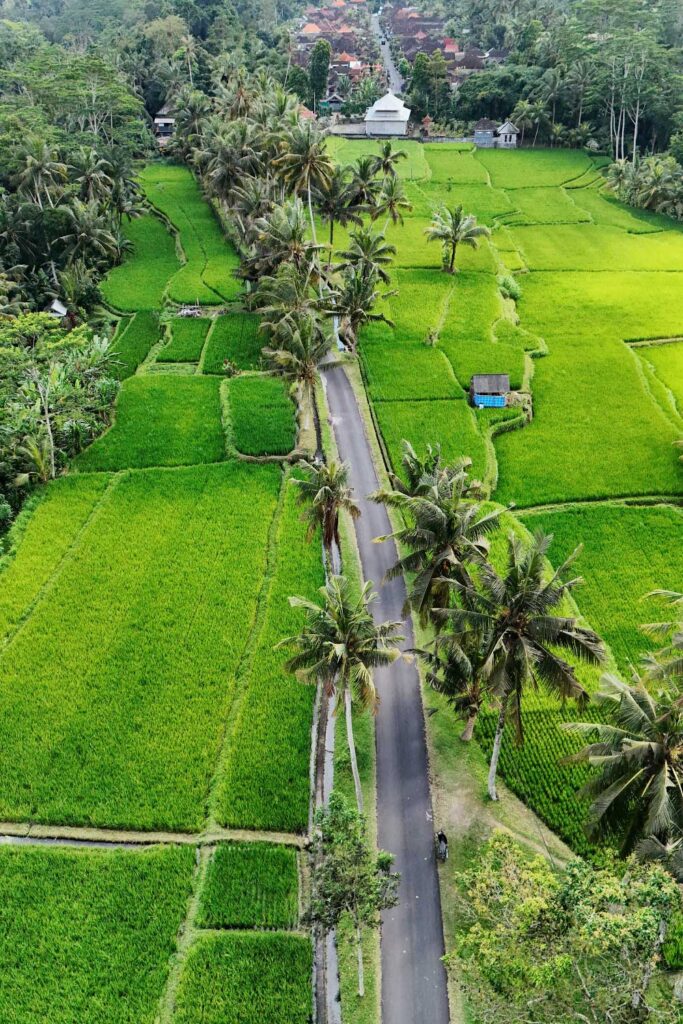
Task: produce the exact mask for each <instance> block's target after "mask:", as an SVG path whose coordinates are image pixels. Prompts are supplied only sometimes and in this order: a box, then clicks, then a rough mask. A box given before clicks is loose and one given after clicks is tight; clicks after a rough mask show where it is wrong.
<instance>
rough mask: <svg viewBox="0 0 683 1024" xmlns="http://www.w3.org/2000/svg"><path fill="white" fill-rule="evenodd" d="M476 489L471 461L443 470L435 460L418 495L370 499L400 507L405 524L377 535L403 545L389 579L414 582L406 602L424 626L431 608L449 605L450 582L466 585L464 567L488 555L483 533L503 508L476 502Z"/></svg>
mask: <svg viewBox="0 0 683 1024" xmlns="http://www.w3.org/2000/svg"><path fill="white" fill-rule="evenodd" d="M479 487H480V484H479V482H478V481H472V480H471V479H470V476H469V460H463V461H462V462H461V463H460V464H458V465H456V466H453V467H449V468H448V469H446V470H444V471H443V472H441V473H437V466H436V464H435V466H434V467H433V470H432V472H431V473H430V478H429V479H427V480H425V481H424V486H420V488H419V491H418V492H417V493H414V494H411V493H405V491H404V490H393V491H377V492H375V493H374V494H371V495H370V498H371V500H372V501H376V502H381V503H382V504H384V505H387V506H388V507H389V508H395V509H398V510H399V511H400V513H401V515H402V516H403V518H404V522H405V525H404V526H401V527H400V528H399V529H398V530H396V531H395V533H392V534H389V535H387V536H384V537H378V538H377V539H378V541H384V540H389V539H393V540H395V541H396V542H397V545H398V546H399V548H403V549H407V554H405V555H402V556H401V557H400V558H399V560H398V561H397V562H396V564H395V565H394V566H392V568H391V569H390V570H389V572H388V573H387V578H389V579H393V578H394V577H395V576H401V575H405V576H407V577H409V578H410V579H411V580H412V582H411V585H410V589H409V591H408V606H410V607H412V608H413V609H414V610H415V611H416V612H417V613H418V614H419V616H420V620H421V622H422V623H424V624H426V623H427V621H428V620H429V618H430V616H431V614H432V611H433V609H434V608H435V607H443V606H445V605H447V604H448V600H449V597H450V589H449V582H448V581H449V580H451V579H455V580H457V581H458V582H459V583H460V584H461V586H462V587H464V588H465V589H467V588H469V587H470V586H471V580H470V575H469V570H468V566H469V565H470V564H471V563H477V564H479V563H483V561H484V559H485V557H486V555H487V554H488V549H489V546H488V541H487V537H488V535H489V534H490V533H491V532H492V531H493V530H495V529H497V528H498V526H499V519H500V516H501V514H502V511H503V510H502V509H493V510H489V511H486V510H485V508H484V506H483V505H482V503H481V502H480V501H478V500H477V498H478V497H479V496H480V493H479ZM405 610H406V612H407V608H406V609H405Z"/></svg>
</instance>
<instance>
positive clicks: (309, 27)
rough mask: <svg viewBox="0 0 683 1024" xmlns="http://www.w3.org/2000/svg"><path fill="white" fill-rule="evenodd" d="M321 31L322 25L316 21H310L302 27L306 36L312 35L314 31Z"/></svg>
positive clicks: (302, 32)
mask: <svg viewBox="0 0 683 1024" xmlns="http://www.w3.org/2000/svg"><path fill="white" fill-rule="evenodd" d="M316 32H320V27H319V26H318V25H316V23H315V22H314V21H308V22H306V24H305V25H304V27H303V28H302V29H301V34H302V35H306V36H312V35H314V33H316Z"/></svg>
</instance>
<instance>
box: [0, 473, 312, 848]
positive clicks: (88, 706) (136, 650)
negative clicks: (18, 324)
mask: <svg viewBox="0 0 683 1024" xmlns="http://www.w3.org/2000/svg"><path fill="white" fill-rule="evenodd" d="M280 476H281V474H280V470H279V469H278V467H276V466H247V465H244V464H242V463H238V462H231V463H225V464H220V465H214V466H202V467H192V468H185V469H176V470H168V469H162V470H152V471H145V472H137V473H129V474H124V475H122V476H121V477H120V478H119V479H118V480H117V482H116V484H115V486H114V487H112V488H111V489H110V490H109V492H108V493H107V495H106V497H105V499H104V501H103V502H102V503H101V505H100V506H99V508H98V511H97V515H96V516H95V517H93V518H92V519H91V520H90V522H89V524H88V527H87V529H86V531H85V533H84V535H83V543H81V544H79V545H78V546H77V547H76V548H75V549H74V550H72V551H71V552H70V554H69V557H68V558H66V559H65V560H64V563H63V565H62V567H61V569H60V572H59V574H58V575H57V577H56V578H55V580H54V581H53V584H52V586H51V587H50V589H49V590H48V591H46V592H45V594H44V596H43V599H42V600H41V601H39V602H38V603H37V604H36V606H35V607H34V609H33V611H32V613H31V615H30V616H29V617H28V619H27V620H26V621H25V622H24V624H23V625H22V628H21V629H20V630H19V631H18V632H17V633H16V634H15V635H14V637H13V639H12V642H11V643H10V644H9V645H8V646H6V647H5V649H4V651H3V652H2V656H1V658H0V663H1V664H0V672H1V673H2V678H3V686H2V689H1V690H0V816H2V817H3V819H4V820H16V821H25V820H31V821H35V822H39V823H47V822H50V823H55V824H82V825H99V826H108V827H113V828H116V827H119V828H138V829H147V830H149V829H156V828H160V829H170V830H173V829H175V830H179V831H196V830H198V829H199V828H201V826H202V824H203V822H204V820H205V815H206V801H207V797H208V791H209V786H210V782H211V779H212V777H213V774H214V770H215V765H216V760H217V757H218V752H219V749H220V747H221V743H222V736H223V730H224V722H225V720H226V717H227V715H228V712H229V709H230V707H231V705H232V701H233V698H234V696H235V672H236V669H237V666H238V664H239V661H240V658H241V656H242V652H243V650H244V645H245V642H246V636H247V634H248V632H249V626H250V623H251V622H252V620H253V618H254V615H255V608H256V598H257V594H258V592H259V589H260V585H261V578H262V574H263V571H264V566H265V554H264V552H265V547H266V538H267V535H268V529H269V525H270V522H271V520H272V517H273V515H274V512H275V508H276V504H277V495H278V490H279V483H280ZM298 557H299V553H298V552H297V558H298ZM32 572H33V565H32V563H31V561H29V562H28V564H27V565H26V566H24V562H23V558H22V549H21V546H20V547H19V550H18V552H17V556H16V559H15V563H14V565H13V577H12V582H13V586H14V587H18V588H21V587H22V586H24V590H25V584H23V575H25V574H32ZM283 589H285V590H286V591H287V592H288V591H289V584H284V583H283ZM24 600H25V596H24ZM10 601H11V597H10ZM274 628H275V627H274ZM298 685H299V684H297V683H296V682H294V683H292V687H293V688H296V687H298ZM254 686H255V688H256V689H257V690H259V692H262V690H263V680H262V679H260V678H259V679H257V680H255V681H254ZM278 688H279V687H278V685H277V683H276V684H275V689H276V691H277V690H278ZM307 696H308V695H307V694H304V695H303V697H307ZM283 699H285V698H284V697H283ZM285 700H286V699H285ZM275 708H276V704H274V705H270V704H269V705H268V706H267V708H265V709H264V713H265V715H266V718H267V722H266V726H265V728H266V729H267V730H268V735H269V736H270V737H272V739H271V743H272V744H273V745H274V746H275V748H276V750H275V755H273V754H271V753H269V747H268V746H267V745H265V746H264V745H263V744H262V745H261V747H260V749H259V750H258V751H257V752H255V755H254V756H255V759H256V760H257V761H258V763H259V765H260V771H261V774H262V776H263V777H264V778H265V779H268V780H269V783H270V786H271V788H272V790H273V791H275V792H278V791H280V788H281V787H282V796H281V799H282V800H284V801H287V802H288V801H290V800H291V799H292V796H291V793H290V791H289V790H288V785H289V782H288V781H287V777H286V776H285V775H284V774H283V775H278V774H277V770H276V766H277V764H278V757H277V753H278V749H277V748H278V747H280V746H284V747H285V748H286V749H285V750H284V751H283V759H284V760H285V761H286V760H287V759H289V758H291V757H292V756H293V754H292V747H293V741H292V737H291V736H290V735H289V731H288V729H287V727H286V724H287V722H289V721H291V717H290V718H287V717H286V716H283V717H280V718H279V719H278V717H277V712H276V710H275ZM287 711H288V713H289V715H290V716H292V715H293V718H294V721H295V722H296V721H298V720H299V717H298V715H297V714H296V713H294V711H293V708H292V707H291V706H288V707H287ZM307 721H308V720H307ZM249 727H251V728H252V734H254V733H256V728H255V725H254V724H253V723H251V724H250V723H247V728H249ZM301 728H302V733H303V732H305V729H304V727H303V726H302V727H301ZM306 728H308V725H307V724H306ZM280 730H282V732H281V731H280ZM292 731H293V730H292ZM256 735H257V733H256ZM301 742H303V737H302V740H301ZM306 756H307V755H306ZM306 764H307V762H306ZM259 783H260V777H259V774H258V773H257V772H255V773H253V774H252V775H251V778H250V793H251V792H252V790H251V786H257V785H259ZM297 798H298V800H299V803H301V795H300V794H297ZM264 799H267V797H264ZM268 804H270V801H268ZM245 818H246V819H247V820H246V822H245ZM232 820H233V823H237V824H239V825H242V824H245V823H247V824H251V819H250V818H249V817H248V816H246V815H245V816H241V817H240V816H237V815H235V816H233V819H232Z"/></svg>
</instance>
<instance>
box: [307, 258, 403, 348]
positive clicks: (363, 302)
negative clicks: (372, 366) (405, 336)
mask: <svg viewBox="0 0 683 1024" xmlns="http://www.w3.org/2000/svg"><path fill="white" fill-rule="evenodd" d="M376 285H377V275H373V274H369V273H368V272H367V271H366V270H363V268H362V267H358V266H349V267H348V268H347V269H346V270H344V271H343V272H342V274H341V281H340V282H339V284H338V285H336V287H334V288H332V289H331V290H330V293H329V295H328V296H327V298H326V299H325V300H324V302H325V305H324V306H323V309H324V310H325V312H326V313H327V314H328V316H332V317H337V318H338V323H339V339H340V341H341V342H342V344H343V345H344V347H345V348H347V349H348V351H349V352H355V351H356V346H357V344H358V335H359V333H360V329H361V327H363V326H364V325H365V324H369V323H379V322H380V321H381V322H384V323H385V324H388V325H389V326H390V327H393V326H394V324H393V321H391V320H390V319H389V318H388V317H387V316H386V315H385V314H384V313H373V312H372V310H373V307H374V305H375V303H376V302H377V301H378V299H380V298H386V297H387V295H386V294H385V295H380V293H379V291H378V290H377V287H376Z"/></svg>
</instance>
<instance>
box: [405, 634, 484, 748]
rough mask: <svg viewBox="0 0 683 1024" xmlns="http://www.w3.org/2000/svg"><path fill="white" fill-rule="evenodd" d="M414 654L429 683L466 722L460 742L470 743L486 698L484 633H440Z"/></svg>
mask: <svg viewBox="0 0 683 1024" xmlns="http://www.w3.org/2000/svg"><path fill="white" fill-rule="evenodd" d="M414 653H416V654H417V655H419V657H420V658H421V659H422V660H423V661H424V663H425V665H426V668H427V675H426V678H427V682H428V683H429V685H430V686H431V687H432V689H433V690H436V692H437V693H442V694H443V695H444V696H445V697H446V700H447V701H448V703H449V704H451V706H452V707H453V710H454V711H455V713H456V715H458V717H459V718H462V719H464V721H465V728H464V729H463V731H462V733H461V735H460V739H461V740H462V741H463V743H469V742H470V740H471V739H472V737H473V735H474V726H475V725H476V722H477V718H478V717H479V712H480V711H481V708H482V705H483V703H484V699H485V697H486V680H485V675H484V671H483V669H484V663H485V660H486V646H485V642H484V637H483V636H482V634H481V633H476V632H474V631H473V630H470V631H466V632H465V633H463V634H462V635H461V636H458V635H456V634H455V633H450V632H448V633H438V634H437V635H436V636H435V638H434V639H433V640H432V642H431V644H430V645H429V647H427V648H425V649H423V650H416V651H415V652H414Z"/></svg>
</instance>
